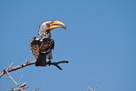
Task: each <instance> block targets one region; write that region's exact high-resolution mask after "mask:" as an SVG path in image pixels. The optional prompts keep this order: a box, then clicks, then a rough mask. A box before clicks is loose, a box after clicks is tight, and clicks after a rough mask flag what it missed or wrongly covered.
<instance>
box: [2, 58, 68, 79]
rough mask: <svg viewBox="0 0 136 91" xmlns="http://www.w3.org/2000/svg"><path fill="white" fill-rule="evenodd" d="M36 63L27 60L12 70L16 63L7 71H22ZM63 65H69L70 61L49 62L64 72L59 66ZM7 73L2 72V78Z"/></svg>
mask: <svg viewBox="0 0 136 91" xmlns="http://www.w3.org/2000/svg"><path fill="white" fill-rule="evenodd" d="M35 62H36V61H31V62H28V59H26V61H25V63H24V64H21V65H18V66H15V67H13V68H11V66H12V65H13V64H14V63H12V64H11V65H10V66H9V67H8V68H6V71H7V72H11V71H16V70H18V69H21V68H23V67H26V66H29V65H33V64H35ZM61 63H69V61H59V62H51V63H50V64H49V63H48V62H47V65H54V66H56V67H57V68H58V69H60V70H62V68H61V67H60V66H59V65H58V64H61ZM6 71H5V70H3V71H2V72H0V77H2V76H3V75H4V74H6V73H7V72H6Z"/></svg>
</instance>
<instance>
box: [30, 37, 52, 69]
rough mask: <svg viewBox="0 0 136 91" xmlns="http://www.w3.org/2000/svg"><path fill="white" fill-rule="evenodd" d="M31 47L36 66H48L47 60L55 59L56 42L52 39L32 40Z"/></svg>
mask: <svg viewBox="0 0 136 91" xmlns="http://www.w3.org/2000/svg"><path fill="white" fill-rule="evenodd" d="M30 47H31V50H32V53H33V55H34V57H35V59H36V63H35V65H36V66H46V58H48V59H49V60H50V59H52V58H53V57H52V50H53V49H54V40H53V39H52V38H44V39H39V38H36V37H34V38H31V39H30Z"/></svg>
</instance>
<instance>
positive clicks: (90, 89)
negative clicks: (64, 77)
mask: <svg viewBox="0 0 136 91" xmlns="http://www.w3.org/2000/svg"><path fill="white" fill-rule="evenodd" d="M99 84H100V83H99V82H98V85H97V86H96V87H95V89H94V90H92V88H90V87H89V86H88V88H89V89H88V90H87V91H96V89H97V87H98V86H99Z"/></svg>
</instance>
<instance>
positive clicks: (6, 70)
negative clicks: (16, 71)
mask: <svg viewBox="0 0 136 91" xmlns="http://www.w3.org/2000/svg"><path fill="white" fill-rule="evenodd" d="M4 70H5V71H6V73H7V74H8V75H9V77H10V79H11V80H12V81H13V82H14V83H15V84H16V85H17V86H19V84H18V83H17V82H16V81H15V80H14V79H13V78H12V77H11V75H10V74H9V73H8V71H7V69H4Z"/></svg>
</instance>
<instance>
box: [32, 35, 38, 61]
mask: <svg viewBox="0 0 136 91" xmlns="http://www.w3.org/2000/svg"><path fill="white" fill-rule="evenodd" d="M39 46H40V41H39V38H36V37H34V38H30V47H31V51H32V53H33V55H34V57H35V59H36V60H37V59H38V57H39Z"/></svg>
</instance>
